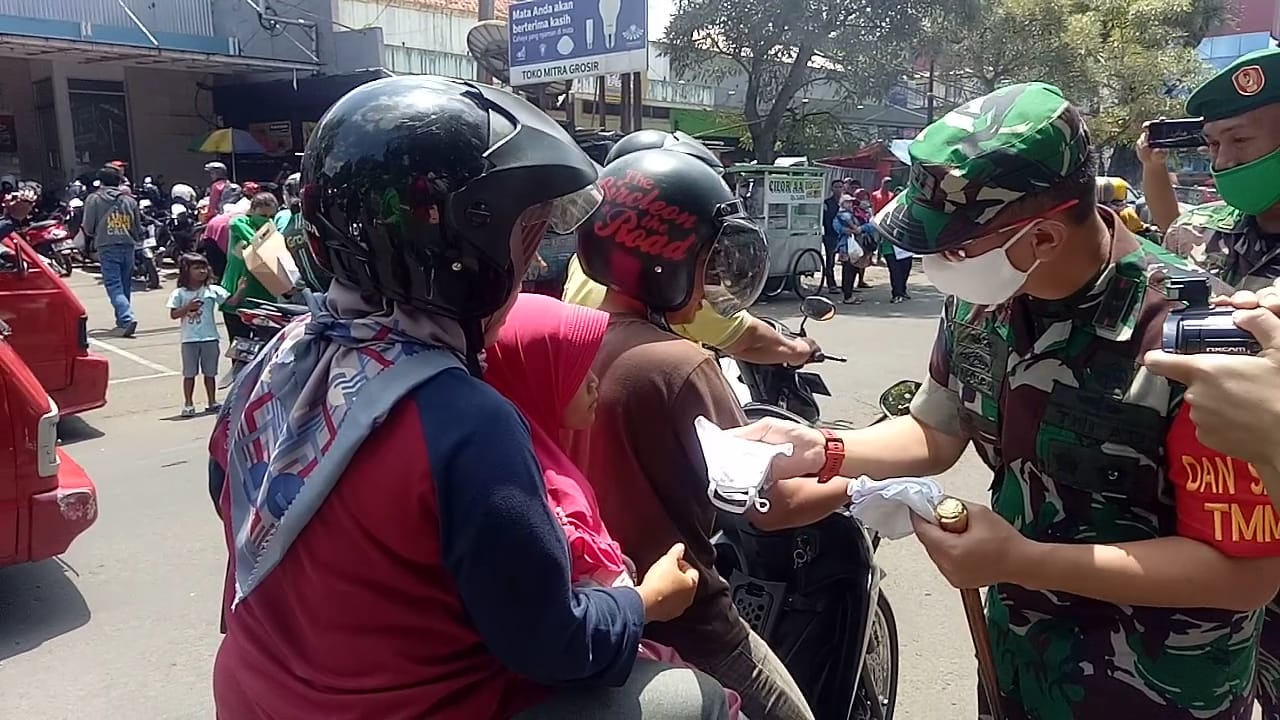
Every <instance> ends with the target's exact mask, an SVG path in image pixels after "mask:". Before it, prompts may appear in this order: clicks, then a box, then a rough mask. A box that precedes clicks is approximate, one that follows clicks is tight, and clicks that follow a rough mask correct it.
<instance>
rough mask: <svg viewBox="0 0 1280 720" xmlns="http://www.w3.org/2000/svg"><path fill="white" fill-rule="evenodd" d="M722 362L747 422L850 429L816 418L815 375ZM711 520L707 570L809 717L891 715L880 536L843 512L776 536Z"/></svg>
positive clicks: (880, 719)
mask: <svg viewBox="0 0 1280 720" xmlns="http://www.w3.org/2000/svg"><path fill="white" fill-rule="evenodd" d="M801 311H802V313H803V314H804V317H805V320H806V321H807V320H810V319H812V320H815V321H825V320H829V319H830V318H831V317H834V315H835V306H834V305H833V304H832V303H831V301H830V300H827V299H826V298H824V297H821V296H813V297H811V298H808V299H807V300H805V301H804V303H803V305H802V307H801ZM761 319H762V320H764V321H765V322H767V323H769V324H770V325H772V326H773V327H775V328H776V329H778V330H779V331H780V332H784V333H786V334H788V335H792V336H802V335H803V332H804V323H803V322H802V323H801V326H800V331H799V332H792V331H791V330H790V329H789V328H788V327H787V326H786V325H785V324H784V323H782V322H780V321H778V320H774V319H772V318H768V319H766V318H761ZM723 360H728V363H723V362H722V366H721V367H722V369H724V370H726V379H728V380H729V381H730V384H731V385H735V386H736V387H735V391H736V392H739V398H740V400H742V401H743V412H744V414H745V415H746V416H747V419H748V420H752V421H754V420H759V419H762V418H766V417H774V418H779V419H783V420H790V421H792V422H797V423H802V424H808V425H814V426H817V425H822V426H826V427H842V428H851V427H852V426H851V425H849V424H848V423H828V422H824V421H822V420H821V418H820V412H819V408H818V404H817V401H816V399H815V397H814V396H815V395H827V396H829V395H830V394H831V393H830V391H829V390H828V389H827V386H826V383H825V382H823V381H822V378H821V376H820V375H818V374H817V373H816V372H811V371H805V370H801V369H799V368H795V367H789V366H785V365H755V364H753V363H747V362H743V361H736V362H735V361H733V360H732V359H728V358H722V361H723ZM823 360H832V361H844V358H840V357H837V356H832V355H827V354H823V353H820V352H818V353H815V354H814V357H813V362H821V361H823ZM735 370H736V371H737V372H734V371H735ZM895 387H896V386H895ZM891 390H892V388H891ZM894 397H896V396H891V393H890V392H886V393H885V395H884V396H883V399H884V402H883V403H882V413H883V414H882V417H881V418H880V419H881V420H883V419H884V418H885V417H889V416H890V415H891V414H892V413H896V412H898V411H899V407H898V406H899V405H900V404H901V403H894V402H892V401H893V400H894ZM876 422H879V420H877V421H876ZM717 525H718V530H719V532H718V533H717V535H716V536H715V537H714V538H713V540H712V542H713V544H714V546H715V548H716V567H717V570H719V572H720V573H721V575H722V576H723V577H725V578H726V579H727V580H728V581H729V585H730V588H731V592H732V596H733V600H734V604H735V605H736V606H737V607H738V611H739V613H740V614H741V615H742V618H743V619H744V620H746V621H747V623H748V624H749V625H750V626H751V627H752V629H753V630H754V631H755V632H756V633H757V634H758V635H760V636H761V637H762V638H763V639H764V640H765V641H766V642H767V643H768V644H769V646H770V647H771V648H772V649H773V651H774V652H775V653H776V654H777V655H778V657H779V658H780V659H781V660H782V662H783V663H784V664H785V665H786V666H787V669H788V670H789V671H790V672H791V676H792V678H794V679H795V681H796V683H797V685H799V687H800V689H801V691H802V692H803V693H804V695H805V698H806V699H807V700H808V702H809V707H810V708H811V709H812V710H813V712H814V716H815V717H816V718H817V720H891V719H892V717H893V713H894V709H895V707H896V705H897V695H898V667H899V657H898V630H897V623H896V621H895V618H894V614H893V607H892V605H891V604H890V603H889V599H888V597H887V596H886V595H885V594H884V593H883V592H882V591H881V589H880V583H881V579H882V578H883V576H884V571H883V570H882V569H881V568H880V567H879V566H878V565H877V564H876V561H875V553H876V550H877V549H878V547H879V543H880V538H879V537H878V536H877V535H875V534H874V533H872V532H869V531H868V530H867V529H866V528H864V527H863V526H862V524H861V523H859V522H858V521H857V520H855V519H853V518H852V517H851V516H850V515H849V514H848V513H847V512H844V511H842V512H838V513H834V514H832V515H830V516H828V517H826V518H825V519H823V520H821V521H819V522H817V523H814V524H812V525H808V526H805V527H801V528H793V529H790V530H783V531H776V532H765V531H761V530H758V529H756V528H754V527H752V526H751V525H750V523H748V522H747V521H746V518H745V517H743V516H741V515H732V514H728V513H721V514H720V517H719V519H718V522H717Z"/></svg>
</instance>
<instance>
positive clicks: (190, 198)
mask: <svg viewBox="0 0 1280 720" xmlns="http://www.w3.org/2000/svg"><path fill="white" fill-rule="evenodd" d="M169 197H170V198H173V199H174V200H178V201H180V202H184V203H193V202H195V201H196V189H195V188H193V187H191V186H190V185H187V184H186V183H178V184H177V185H174V186H173V187H171V188H169Z"/></svg>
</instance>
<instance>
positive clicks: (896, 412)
mask: <svg viewBox="0 0 1280 720" xmlns="http://www.w3.org/2000/svg"><path fill="white" fill-rule="evenodd" d="M918 392H920V383H918V382H916V381H915V380H899V381H898V382H896V383H894V384H893V385H890V386H889V389H888V390H885V391H884V392H883V393H881V394H880V412H882V413H884V414H885V415H886V416H887V417H902V416H903V415H906V414H907V413H909V412H910V411H911V400H912V399H914V398H915V396H916V393H918Z"/></svg>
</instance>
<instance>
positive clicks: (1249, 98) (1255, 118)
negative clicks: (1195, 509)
mask: <svg viewBox="0 0 1280 720" xmlns="http://www.w3.org/2000/svg"><path fill="white" fill-rule="evenodd" d="M1187 114H1188V115H1191V116H1202V117H1203V118H1204V134H1205V139H1206V140H1207V141H1208V144H1209V153H1210V156H1211V157H1212V159H1213V177H1214V180H1215V181H1216V183H1217V186H1218V193H1219V194H1220V195H1221V196H1222V201H1221V202H1215V203H1209V204H1207V205H1201V206H1199V207H1196V208H1193V209H1191V210H1190V211H1188V212H1186V213H1184V214H1183V215H1182V216H1181V217H1179V218H1178V219H1177V220H1176V221H1175V222H1174V224H1173V225H1172V226H1171V227H1170V228H1169V231H1168V233H1167V234H1166V236H1165V247H1167V248H1169V249H1171V250H1173V251H1174V252H1177V253H1179V254H1181V255H1184V256H1187V257H1189V258H1191V259H1192V260H1193V261H1195V263H1196V264H1197V265H1199V266H1200V267H1202V268H1204V269H1205V270H1207V271H1209V272H1210V273H1212V274H1214V275H1216V276H1217V277H1218V278H1219V279H1221V280H1222V281H1224V282H1225V283H1227V284H1228V285H1230V286H1232V287H1233V288H1234V289H1236V290H1239V291H1242V292H1241V293H1238V295H1237V301H1239V298H1240V296H1242V295H1243V296H1246V297H1245V300H1244V303H1243V304H1242V305H1239V306H1241V307H1245V308H1248V307H1251V306H1257V305H1259V304H1262V305H1263V306H1268V305H1269V304H1270V306H1273V307H1280V304H1277V303H1276V301H1275V298H1276V292H1277V291H1276V290H1275V289H1274V287H1275V285H1276V282H1277V278H1280V49H1277V48H1271V49H1267V50H1259V51H1257V52H1253V53H1249V54H1248V55H1244V56H1242V57H1240V58H1239V59H1238V60H1236V61H1235V62H1234V63H1232V64H1231V65H1230V66H1228V67H1227V68H1226V69H1224V70H1223V71H1221V72H1219V73H1218V74H1217V75H1214V76H1213V77H1212V78H1210V79H1209V80H1208V81H1207V82H1205V84H1204V85H1201V86H1200V87H1199V88H1198V89H1197V90H1196V91H1195V92H1194V93H1192V95H1191V97H1190V98H1189V99H1188V100H1187ZM1248 291H1258V297H1259V298H1261V301H1259V300H1258V299H1257V298H1255V297H1254V294H1253V293H1252V292H1248ZM1268 298H1271V300H1270V303H1268V300H1267V299H1268ZM1241 325H1242V326H1243V327H1246V328H1247V329H1249V330H1250V331H1252V332H1254V334H1255V335H1258V336H1259V340H1260V341H1262V342H1263V344H1264V345H1265V346H1267V347H1266V349H1265V351H1264V353H1263V355H1262V356H1261V357H1258V358H1254V357H1208V356H1190V357H1177V358H1173V357H1168V356H1157V357H1153V358H1152V359H1151V361H1150V362H1149V363H1148V367H1149V368H1151V369H1152V370H1153V371H1155V372H1159V373H1161V374H1163V375H1167V376H1169V377H1170V378H1174V379H1177V380H1179V381H1181V382H1184V383H1187V384H1188V386H1189V387H1190V388H1191V390H1190V392H1192V393H1194V397H1195V398H1197V400H1195V401H1194V402H1195V404H1196V405H1197V406H1198V407H1199V409H1198V410H1193V412H1192V417H1193V419H1196V420H1197V421H1198V423H1199V424H1200V429H1199V432H1200V436H1201V438H1202V439H1204V440H1205V441H1206V442H1207V443H1209V444H1211V445H1215V446H1217V447H1218V448H1219V449H1223V450H1228V451H1234V452H1237V453H1239V454H1240V457H1243V458H1245V459H1247V460H1249V461H1250V462H1251V463H1253V465H1252V467H1253V468H1254V469H1255V471H1256V472H1258V474H1259V475H1260V476H1261V477H1263V478H1264V479H1268V480H1271V481H1275V480H1277V477H1276V476H1277V473H1280V470H1277V468H1276V467H1275V464H1276V463H1275V461H1272V460H1270V458H1271V456H1272V455H1274V454H1275V452H1274V448H1275V447H1276V446H1277V445H1280V430H1277V429H1276V428H1275V426H1274V425H1270V426H1269V425H1267V424H1266V422H1265V420H1266V418H1268V416H1271V417H1274V416H1276V414H1277V412H1280V401H1278V400H1277V393H1280V385H1277V380H1278V379H1280V355H1278V353H1280V349H1277V348H1276V347H1273V345H1274V344H1275V343H1276V342H1277V341H1278V339H1277V337H1276V332H1277V330H1276V329H1275V328H1274V327H1271V326H1272V325H1274V319H1273V318H1268V316H1267V314H1266V313H1257V312H1256V311H1255V312H1254V313H1251V314H1249V315H1247V316H1245V317H1244V318H1243V322H1241ZM1269 327H1270V331H1269V333H1268V332H1267V329H1268V328H1269ZM1226 408H1231V412H1226V411H1225V409H1226ZM1216 410H1222V411H1216ZM1273 501H1274V498H1273ZM1257 676H1258V702H1259V703H1260V704H1261V705H1262V708H1263V717H1264V718H1266V720H1280V598H1277V600H1274V601H1272V603H1271V604H1270V605H1268V606H1267V612H1266V620H1265V622H1264V623H1263V631H1262V640H1261V646H1260V650H1259V653H1258V671H1257Z"/></svg>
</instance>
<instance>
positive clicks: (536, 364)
mask: <svg viewBox="0 0 1280 720" xmlns="http://www.w3.org/2000/svg"><path fill="white" fill-rule="evenodd" d="M608 326H609V315H608V313H604V312H601V311H599V310H595V309H592V308H587V307H582V306H578V305H567V304H565V303H563V302H561V301H559V300H557V299H555V298H551V297H547V296H545V295H535V294H532V293H524V294H521V295H520V297H519V298H518V299H517V300H516V303H515V305H514V306H513V307H512V309H511V313H510V315H508V316H507V322H506V324H505V325H503V327H502V331H501V332H500V334H499V335H498V340H497V342H496V343H494V344H492V345H491V346H490V347H489V348H488V349H487V350H486V352H485V373H484V379H485V381H486V382H488V383H489V384H490V385H492V386H493V387H494V388H495V389H496V390H497V391H498V392H499V393H501V394H502V395H503V396H505V397H506V398H507V399H508V400H510V401H511V402H512V404H514V405H515V406H516V408H517V409H519V410H520V412H521V414H523V415H524V417H525V420H527V421H528V423H529V431H530V434H531V435H532V438H533V452H534V456H535V457H537V459H538V464H539V465H540V466H541V467H542V473H543V481H544V482H545V483H546V487H547V503H548V504H549V505H550V507H551V511H552V513H553V514H554V515H555V517H556V519H558V520H559V521H560V524H561V526H562V527H563V528H564V533H565V539H566V540H567V541H568V544H569V565H570V573H571V577H572V579H573V582H574V583H575V584H576V585H578V586H580V587H592V586H594V587H623V586H630V585H633V584H634V582H635V579H634V577H633V576H634V573H635V566H634V565H633V564H632V563H631V561H630V559H629V558H627V557H626V556H624V555H623V554H622V548H621V547H620V546H619V545H618V543H617V542H615V541H614V540H613V538H612V537H610V535H609V530H608V528H606V527H605V525H604V520H602V519H601V518H600V509H599V507H598V506H597V503H596V496H595V492H594V491H593V490H592V488H591V484H590V483H589V482H588V481H587V479H586V478H585V476H584V475H583V474H582V471H581V470H579V469H578V467H577V466H576V465H575V464H574V463H573V461H572V460H570V459H569V456H568V454H567V452H566V449H567V438H568V437H569V435H570V434H571V433H572V432H573V431H576V430H586V429H588V428H589V427H591V425H592V424H593V423H594V422H595V414H596V402H597V389H598V385H599V382H598V380H597V378H596V377H595V375H594V374H593V373H592V372H591V365H592V363H593V362H595V359H596V354H597V353H598V352H599V350H600V344H601V342H603V340H604V334H605V330H607V329H608ZM639 657H641V658H645V659H649V660H659V661H663V662H668V663H673V664H684V663H683V661H681V660H680V657H679V655H677V654H676V652H675V650H673V649H671V648H669V647H667V646H665V645H660V644H658V643H655V642H652V641H649V640H645V641H642V642H641V643H640V648H639ZM703 680H704V681H705V682H706V683H714V680H711V679H710V678H709V677H706V678H703ZM725 696H726V699H727V701H728V705H729V717H730V718H740V717H741V716H740V715H739V712H738V708H739V705H740V701H739V699H738V696H737V694H736V693H734V692H733V691H732V690H725Z"/></svg>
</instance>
